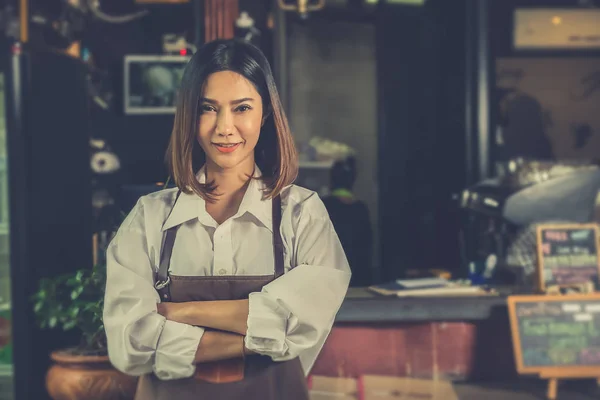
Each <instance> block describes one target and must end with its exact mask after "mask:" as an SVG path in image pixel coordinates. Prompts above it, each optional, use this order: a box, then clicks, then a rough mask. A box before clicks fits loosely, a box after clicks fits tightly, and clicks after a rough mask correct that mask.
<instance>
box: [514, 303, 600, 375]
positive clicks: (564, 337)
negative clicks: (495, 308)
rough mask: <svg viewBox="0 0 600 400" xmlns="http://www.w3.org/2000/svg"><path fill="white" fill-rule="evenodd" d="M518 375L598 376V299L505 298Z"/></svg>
mask: <svg viewBox="0 0 600 400" xmlns="http://www.w3.org/2000/svg"><path fill="white" fill-rule="evenodd" d="M508 308H509V315H510V325H511V333H512V340H513V349H514V354H515V362H516V366H517V371H518V372H519V373H522V374H529V373H539V374H544V373H545V374H554V375H557V376H560V375H561V373H560V371H565V372H564V375H565V376H567V375H568V376H572V377H576V376H581V377H586V376H591V377H598V376H600V295H598V294H587V295H568V296H560V295H559V296H548V295H539V296H510V297H509V298H508Z"/></svg>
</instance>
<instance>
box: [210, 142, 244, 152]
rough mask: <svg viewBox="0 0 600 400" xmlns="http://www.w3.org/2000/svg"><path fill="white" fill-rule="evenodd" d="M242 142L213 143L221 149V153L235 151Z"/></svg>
mask: <svg viewBox="0 0 600 400" xmlns="http://www.w3.org/2000/svg"><path fill="white" fill-rule="evenodd" d="M240 144H241V143H232V144H220V143H213V145H214V146H215V147H216V148H217V150H219V151H220V152H221V153H232V152H234V151H235V149H237V148H238V147H240Z"/></svg>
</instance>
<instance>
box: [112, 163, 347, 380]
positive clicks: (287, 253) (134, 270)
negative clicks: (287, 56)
mask: <svg viewBox="0 0 600 400" xmlns="http://www.w3.org/2000/svg"><path fill="white" fill-rule="evenodd" d="M259 176H260V171H259V170H258V167H257V168H256V173H255V177H259ZM198 178H199V179H200V181H201V182H202V181H203V180H204V173H203V171H201V172H200V173H199V175H198ZM263 189H264V184H263V183H262V181H260V180H256V179H253V180H252V181H251V182H250V183H249V185H248V188H247V190H246V193H245V195H244V198H243V200H242V202H241V204H240V207H239V210H238V212H237V213H236V214H235V215H234V216H233V217H231V218H229V219H228V220H227V221H225V222H224V223H222V224H221V225H219V224H217V223H216V221H215V220H214V219H213V218H212V217H211V216H210V215H209V214H208V213H207V212H206V204H205V201H204V200H203V199H202V198H201V197H199V196H197V195H195V194H189V195H188V194H185V193H182V194H181V195H180V197H179V199H178V200H177V203H176V205H175V207H174V208H173V210H172V212H171V214H170V215H169V211H170V210H171V207H172V205H173V202H174V200H175V196H176V193H177V189H166V190H161V191H159V192H156V193H152V194H149V195H147V196H143V197H142V198H140V199H139V201H138V202H137V204H136V205H135V207H134V208H133V210H132V211H131V212H130V214H129V215H128V216H127V218H126V219H125V221H124V222H123V224H122V225H121V227H120V228H119V230H118V232H117V234H116V236H115V238H114V239H113V240H112V242H111V243H110V245H109V247H108V250H107V283H106V294H105V303H104V326H105V329H106V334H107V339H108V353H109V357H110V360H111V362H112V364H113V365H114V366H115V367H116V368H117V369H119V370H121V371H123V372H125V373H127V374H130V375H143V374H147V373H151V372H154V373H155V374H156V375H157V376H158V377H159V378H160V379H178V378H185V377H189V376H191V375H192V374H193V372H194V364H193V360H194V356H195V353H196V350H197V347H198V344H199V342H200V339H201V338H202V335H203V333H204V329H203V328H202V327H196V326H191V325H186V324H182V323H179V322H175V321H168V320H166V319H165V318H164V317H163V316H161V315H160V314H158V313H157V308H156V304H157V303H159V302H160V298H159V296H158V293H157V292H156V290H155V289H154V279H155V274H156V272H157V271H158V266H159V262H160V250H161V245H162V239H163V234H164V232H165V230H166V229H168V228H170V227H173V226H176V225H181V226H180V227H179V230H178V232H177V237H176V240H175V244H174V247H173V253H172V256H171V267H170V273H171V274H173V275H178V276H213V275H220V276H226V275H270V274H273V272H274V268H275V267H274V256H273V237H272V215H271V200H270V199H263V192H262V190H263ZM281 200H282V220H281V227H280V231H281V236H282V239H283V245H284V262H285V274H284V275H283V276H281V277H280V278H278V279H276V280H274V281H273V282H271V283H269V284H268V285H266V286H265V287H264V288H263V290H262V291H261V292H257V293H252V294H250V297H249V307H250V312H249V316H248V332H247V335H246V347H247V348H248V349H250V350H252V351H254V352H256V353H259V354H263V355H268V356H270V357H272V359H273V360H275V361H285V360H289V359H293V358H295V357H300V361H301V363H302V366H303V368H304V371H305V373H306V374H308V372H309V370H310V369H311V368H312V365H313V364H314V361H315V359H316V358H317V355H318V354H319V352H320V351H321V348H322V346H323V344H324V342H325V340H326V338H327V336H328V334H329V332H330V330H331V327H332V325H333V321H334V318H335V315H336V313H337V312H338V310H339V308H340V306H341V303H342V301H343V299H344V296H345V294H346V291H347V288H348V284H349V281H350V268H349V266H348V262H347V260H346V256H345V254H344V251H343V249H342V246H341V244H340V242H339V239H338V237H337V235H336V233H335V231H334V228H333V225H332V223H331V221H330V219H329V216H328V214H327V210H326V209H325V207H324V205H323V203H322V201H321V200H320V199H319V197H318V195H317V194H316V193H314V192H311V191H309V190H306V189H303V188H301V187H298V186H294V185H291V186H288V187H286V188H285V189H284V190H283V191H282V193H281Z"/></svg>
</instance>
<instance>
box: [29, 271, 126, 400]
mask: <svg viewBox="0 0 600 400" xmlns="http://www.w3.org/2000/svg"><path fill="white" fill-rule="evenodd" d="M105 283H106V267H105V266H103V265H96V266H95V267H93V268H91V269H89V268H88V269H82V270H79V271H76V272H75V273H72V274H67V275H61V276H58V277H54V278H46V279H42V280H41V281H40V286H39V290H38V291H37V293H35V294H34V296H33V301H34V311H35V315H36V319H37V322H38V324H39V326H40V327H41V328H43V329H62V330H64V331H70V330H74V329H77V330H79V331H80V332H81V340H80V343H79V345H78V346H75V347H72V348H68V349H61V350H57V351H54V352H52V354H51V355H50V357H51V359H52V360H53V362H54V363H53V365H52V366H51V367H50V369H49V370H48V373H47V375H46V388H47V390H48V393H49V394H50V396H51V397H52V398H53V399H56V400H58V399H65V398H68V399H77V400H88V399H95V400H102V399H123V400H126V399H133V396H134V394H135V388H136V383H137V379H136V378H134V377H130V376H127V375H125V374H122V373H121V372H119V371H117V370H116V369H114V368H113V367H112V366H111V365H110V362H109V360H108V353H107V349H106V335H105V333H104V325H103V323H102V308H103V303H104V288H105Z"/></svg>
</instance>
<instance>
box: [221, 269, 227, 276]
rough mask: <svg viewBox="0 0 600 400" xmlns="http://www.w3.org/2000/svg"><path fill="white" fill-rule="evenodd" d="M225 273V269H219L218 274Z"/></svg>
mask: <svg viewBox="0 0 600 400" xmlns="http://www.w3.org/2000/svg"><path fill="white" fill-rule="evenodd" d="M226 273H227V271H225V270H224V269H220V270H219V275H225V274H226Z"/></svg>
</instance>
